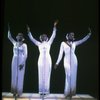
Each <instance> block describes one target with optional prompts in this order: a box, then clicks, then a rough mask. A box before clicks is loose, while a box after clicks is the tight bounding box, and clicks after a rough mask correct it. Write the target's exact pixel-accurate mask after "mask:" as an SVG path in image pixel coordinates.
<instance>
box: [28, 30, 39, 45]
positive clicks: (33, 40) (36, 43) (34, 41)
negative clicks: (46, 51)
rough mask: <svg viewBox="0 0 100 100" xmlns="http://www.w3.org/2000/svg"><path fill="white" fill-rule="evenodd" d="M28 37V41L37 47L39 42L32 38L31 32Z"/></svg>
mask: <svg viewBox="0 0 100 100" xmlns="http://www.w3.org/2000/svg"><path fill="white" fill-rule="evenodd" d="M28 36H29V38H30V40H31V41H32V42H33V43H34V44H35V45H37V46H38V45H39V44H40V42H39V41H37V40H36V39H35V38H34V37H33V36H32V34H31V32H29V33H28Z"/></svg>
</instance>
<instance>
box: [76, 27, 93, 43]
mask: <svg viewBox="0 0 100 100" xmlns="http://www.w3.org/2000/svg"><path fill="white" fill-rule="evenodd" d="M90 36H91V30H90V28H89V33H88V34H87V35H86V36H85V37H84V38H83V39H81V40H79V41H75V44H76V45H80V44H82V43H84V42H85V41H87V40H88V39H89V38H90Z"/></svg>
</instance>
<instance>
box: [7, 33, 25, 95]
mask: <svg viewBox="0 0 100 100" xmlns="http://www.w3.org/2000/svg"><path fill="white" fill-rule="evenodd" d="M8 38H9V40H10V41H11V42H12V43H13V57H12V64H11V66H12V67H11V89H12V90H11V91H12V92H13V93H18V94H19V95H20V94H22V92H23V82H24V74H25V62H26V59H27V45H26V44H25V43H23V44H22V45H21V46H18V42H16V41H15V40H14V39H13V38H12V36H11V34H10V32H8ZM20 64H22V65H24V66H23V69H22V70H20V69H19V65H20Z"/></svg>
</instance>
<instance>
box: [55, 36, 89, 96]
mask: <svg viewBox="0 0 100 100" xmlns="http://www.w3.org/2000/svg"><path fill="white" fill-rule="evenodd" d="M89 37H90V35H89V34H88V35H87V36H85V37H84V38H83V39H81V40H79V41H74V42H71V46H69V45H68V44H67V43H66V42H62V43H61V46H60V51H59V56H58V59H57V62H56V64H57V65H58V64H59V63H60V61H61V59H62V57H63V53H64V69H65V89H64V94H65V95H66V96H67V95H70V94H71V95H75V93H76V79H77V65H78V61H77V57H76V54H75V49H76V46H78V45H80V44H82V43H83V42H85V41H86V40H87V39H88V38H89Z"/></svg>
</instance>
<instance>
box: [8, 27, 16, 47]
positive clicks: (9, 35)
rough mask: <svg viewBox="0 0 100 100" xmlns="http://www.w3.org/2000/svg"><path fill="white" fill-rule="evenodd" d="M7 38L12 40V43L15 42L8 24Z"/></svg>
mask: <svg viewBox="0 0 100 100" xmlns="http://www.w3.org/2000/svg"><path fill="white" fill-rule="evenodd" d="M8 39H9V40H10V41H11V42H12V44H13V45H14V44H15V43H16V41H15V40H14V39H13V38H12V36H11V33H10V27H9V26H8Z"/></svg>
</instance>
